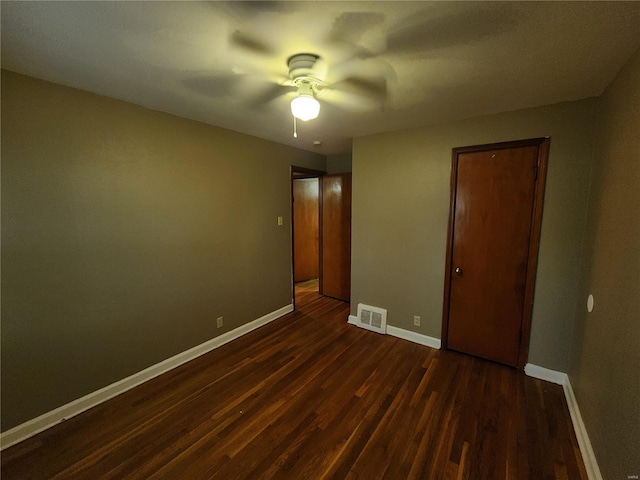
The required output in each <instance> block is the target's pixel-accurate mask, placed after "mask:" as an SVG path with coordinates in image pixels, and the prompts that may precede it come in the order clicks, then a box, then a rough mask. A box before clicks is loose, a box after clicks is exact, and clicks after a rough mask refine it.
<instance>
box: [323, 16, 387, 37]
mask: <svg viewBox="0 0 640 480" xmlns="http://www.w3.org/2000/svg"><path fill="white" fill-rule="evenodd" d="M384 19H385V16H384V14H382V13H378V12H344V13H342V14H340V15H339V16H338V17H337V18H336V19H335V20H334V22H333V25H332V27H331V31H330V32H329V38H328V40H329V41H330V42H338V43H340V42H344V43H348V44H351V45H357V44H358V42H359V41H360V39H361V38H362V36H363V35H364V34H365V33H366V32H367V31H368V30H370V29H372V28H374V27H378V26H382V25H383V24H384Z"/></svg>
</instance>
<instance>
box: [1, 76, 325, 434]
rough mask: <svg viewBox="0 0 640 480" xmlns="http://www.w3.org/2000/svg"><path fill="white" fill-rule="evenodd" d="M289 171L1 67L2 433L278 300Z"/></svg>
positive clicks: (226, 138) (267, 149)
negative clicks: (219, 324)
mask: <svg viewBox="0 0 640 480" xmlns="http://www.w3.org/2000/svg"><path fill="white" fill-rule="evenodd" d="M291 164H296V165H299V166H303V167H307V168H314V169H319V170H324V169H325V167H326V164H325V157H324V156H321V155H317V154H313V153H309V152H305V151H301V150H296V149H294V148H290V147H287V146H283V145H278V144H275V143H272V142H268V141H265V140H260V139H258V138H255V137H250V136H247V135H242V134H239V133H234V132H231V131H228V130H224V129H220V128H215V127H211V126H208V125H205V124H201V123H197V122H193V121H189V120H185V119H182V118H178V117H175V116H172V115H168V114H165V113H160V112H156V111H151V110H147V109H145V108H142V107H138V106H135V105H131V104H128V103H125V102H121V101H117V100H112V99H109V98H105V97H100V96H97V95H94V94H91V93H87V92H83V91H79V90H74V89H71V88H66V87H62V86H59V85H55V84H51V83H47V82H44V81H40V80H35V79H33V78H29V77H25V76H21V75H17V74H14V73H11V72H5V71H3V72H2V430H3V431H4V430H6V429H8V428H11V427H13V426H15V425H17V424H20V423H22V422H24V421H26V420H29V419H31V418H33V417H35V416H37V415H40V414H42V413H45V412H47V411H49V410H52V409H54V408H56V407H58V406H60V405H63V404H65V403H68V402H70V401H72V400H74V399H76V398H79V397H81V396H83V395H85V394H88V393H90V392H92V391H95V390H97V389H99V388H101V387H104V386H106V385H108V384H111V383H113V382H115V381H117V380H120V379H122V378H124V377H127V376H129V375H131V374H133V373H135V372H138V371H140V370H143V369H144V368H146V367H149V366H150V365H153V364H156V363H158V362H160V361H162V360H165V359H167V358H169V357H171V356H173V355H175V354H177V353H180V352H183V351H184V350H187V349H189V348H191V347H193V346H195V345H198V344H200V343H203V342H205V341H207V340H209V339H211V338H213V337H215V336H217V335H219V334H221V333H223V332H225V331H228V330H231V329H233V328H236V327H238V326H240V325H242V324H245V323H247V322H249V321H252V320H255V319H256V318H259V317H261V316H263V315H265V314H267V313H270V312H272V311H274V310H277V309H279V308H281V307H283V306H285V305H288V304H290V303H291V291H292V290H291V289H292V285H291V240H290V231H289V227H288V225H290V215H291V208H290V183H289V182H290V179H289V178H290V177H289V175H290V173H289V168H290V165H291ZM280 215H281V216H283V217H284V218H285V221H284V225H285V226H283V227H278V226H277V221H276V219H277V216H280ZM218 316H223V317H224V322H225V325H224V328H222V329H216V322H215V319H216V318H217V317H218Z"/></svg>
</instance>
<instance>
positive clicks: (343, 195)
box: [321, 173, 351, 302]
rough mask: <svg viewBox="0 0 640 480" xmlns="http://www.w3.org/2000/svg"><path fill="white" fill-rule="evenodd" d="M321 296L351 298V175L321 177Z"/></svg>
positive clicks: (346, 299) (341, 174)
mask: <svg viewBox="0 0 640 480" xmlns="http://www.w3.org/2000/svg"><path fill="white" fill-rule="evenodd" d="M321 292H322V294H323V295H327V296H329V297H334V298H339V299H340V300H345V301H347V302H348V301H349V300H350V297H351V174H350V173H340V174H336V175H325V176H323V177H322V288H321Z"/></svg>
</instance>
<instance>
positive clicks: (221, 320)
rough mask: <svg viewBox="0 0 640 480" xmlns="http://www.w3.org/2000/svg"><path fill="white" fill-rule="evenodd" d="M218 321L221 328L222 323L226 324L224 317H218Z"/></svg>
mask: <svg viewBox="0 0 640 480" xmlns="http://www.w3.org/2000/svg"><path fill="white" fill-rule="evenodd" d="M216 323H217V326H218V328H221V327H222V325H223V324H224V320H223V319H222V317H218V319H217V320H216Z"/></svg>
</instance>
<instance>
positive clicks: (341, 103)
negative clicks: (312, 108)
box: [318, 88, 382, 112]
mask: <svg viewBox="0 0 640 480" xmlns="http://www.w3.org/2000/svg"><path fill="white" fill-rule="evenodd" d="M318 100H320V102H321V103H328V104H330V105H332V106H335V107H337V108H340V109H343V110H352V111H356V112H366V111H371V110H375V109H377V108H381V107H382V105H381V103H380V102H379V101H376V100H374V99H372V98H371V97H367V96H363V95H361V94H359V93H356V92H353V91H347V90H339V89H335V88H325V89H323V90H322V91H321V92H320V93H319V94H318Z"/></svg>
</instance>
